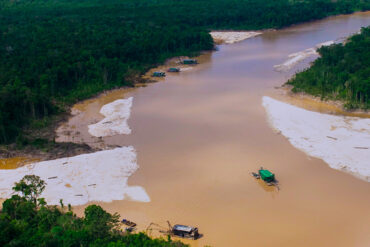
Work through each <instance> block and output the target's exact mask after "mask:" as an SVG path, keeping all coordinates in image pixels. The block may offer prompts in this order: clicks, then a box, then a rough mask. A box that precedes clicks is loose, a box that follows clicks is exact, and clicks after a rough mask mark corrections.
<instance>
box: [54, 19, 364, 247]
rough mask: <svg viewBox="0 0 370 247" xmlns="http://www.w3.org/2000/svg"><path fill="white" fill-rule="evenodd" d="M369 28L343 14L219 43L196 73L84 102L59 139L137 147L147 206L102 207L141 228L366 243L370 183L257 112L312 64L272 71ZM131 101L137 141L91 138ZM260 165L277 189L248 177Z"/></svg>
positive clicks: (245, 238) (286, 241)
mask: <svg viewBox="0 0 370 247" xmlns="http://www.w3.org/2000/svg"><path fill="white" fill-rule="evenodd" d="M369 24H370V13H369V12H367V13H360V14H354V15H350V16H338V17H332V18H328V19H325V20H322V21H317V22H312V23H309V24H303V25H297V26H293V27H291V28H287V29H284V30H280V31H267V32H265V33H264V34H262V35H260V36H257V37H255V38H252V39H249V40H245V41H243V42H240V43H236V44H233V45H221V46H219V51H217V52H214V53H212V54H206V55H203V57H202V58H201V64H200V65H198V66H196V67H195V68H194V69H193V70H191V71H187V72H185V73H180V74H175V75H172V74H170V75H168V76H167V77H166V78H165V79H163V80H161V81H160V82H158V83H155V84H151V85H149V86H148V87H145V88H138V89H135V90H131V91H129V92H127V91H126V90H118V91H114V92H113V93H108V94H106V95H102V96H100V97H98V98H96V99H93V100H90V101H88V102H85V103H82V104H80V105H79V106H77V107H76V109H78V110H79V111H82V113H81V114H78V115H76V116H75V117H73V118H72V119H71V120H70V122H69V123H68V125H69V127H68V126H67V127H66V130H70V131H75V133H77V132H78V133H79V134H73V133H72V134H71V135H70V137H66V136H62V137H61V138H60V139H59V140H74V141H76V142H81V141H83V142H87V143H89V144H90V145H93V146H94V145H95V146H101V147H104V146H107V145H112V146H113V145H120V146H123V145H125V146H126V145H132V146H134V147H135V149H136V150H137V155H138V165H139V166H140V168H139V170H138V171H137V172H136V173H135V174H134V175H133V176H132V177H131V178H130V179H129V181H128V183H129V185H130V184H134V185H139V186H142V187H143V188H145V190H146V191H147V193H148V195H149V196H150V198H151V202H149V203H139V202H130V201H115V202H113V203H99V204H101V205H102V206H104V208H105V209H107V210H109V211H111V212H118V213H120V214H121V216H122V217H124V218H127V219H130V220H132V221H135V222H136V223H138V225H139V229H140V230H145V228H146V226H147V225H149V223H150V222H155V223H158V224H161V225H163V226H166V220H170V221H171V223H173V224H175V223H180V224H188V225H194V226H198V227H199V229H200V232H201V233H202V234H204V237H203V238H201V239H200V240H198V241H189V243H191V244H192V245H194V246H203V245H206V244H208V245H212V246H285V247H289V246H292V247H293V246H294V247H296V246H343V247H344V246H346V247H348V246H364V247H365V246H370V234H369V229H370V197H369V195H370V184H369V183H367V182H364V181H362V180H359V179H357V178H355V177H353V176H351V175H349V174H346V173H343V172H340V171H336V170H333V169H331V168H329V166H328V165H327V164H325V163H324V162H323V161H322V160H319V159H315V158H311V157H308V156H307V155H306V154H304V153H303V152H301V151H299V150H297V149H295V148H294V147H293V146H292V145H291V144H290V143H289V141H288V140H287V139H286V138H284V137H283V136H281V135H279V134H277V133H276V132H274V131H273V130H272V129H271V128H270V126H269V124H268V121H267V118H266V114H265V110H264V108H263V107H262V104H261V103H262V102H261V99H262V97H263V96H264V95H270V96H271V95H274V94H276V89H274V87H277V86H280V85H281V84H282V83H284V82H285V81H286V80H287V79H288V78H289V77H290V76H291V75H292V73H293V72H294V71H295V70H300V69H303V68H304V67H306V66H307V65H308V63H309V62H310V61H312V59H311V60H310V59H308V60H305V61H304V62H303V63H301V64H300V65H299V66H298V67H295V68H294V69H293V70H292V71H289V72H286V73H282V72H276V71H274V69H273V66H274V65H276V64H281V63H283V62H284V61H285V60H286V58H287V56H288V55H289V54H292V53H295V52H299V51H302V50H305V49H307V48H310V47H314V46H315V45H317V44H319V43H322V42H326V41H330V40H337V39H338V38H341V37H345V36H347V35H349V34H352V33H355V32H357V31H358V30H359V29H360V27H361V26H366V25H369ZM129 96H132V97H133V106H132V112H131V117H130V119H129V120H128V124H129V126H130V128H131V130H132V133H131V134H130V135H118V136H113V137H103V138H95V137H92V136H90V135H89V134H88V132H87V125H88V124H92V123H95V122H97V121H100V120H101V119H102V118H103V116H101V115H100V114H99V110H100V108H101V107H102V106H103V105H104V104H107V103H109V102H112V101H114V100H116V99H119V98H122V97H129ZM62 128H63V127H62ZM59 131H61V130H59ZM64 131H65V130H64ZM72 136H73V138H72ZM260 166H264V167H266V168H269V169H271V170H272V171H273V172H274V173H276V176H277V178H278V180H279V181H280V187H281V190H280V191H276V190H274V189H273V188H272V187H268V186H266V185H265V184H263V183H261V182H260V181H256V180H255V179H254V178H252V177H251V175H250V172H252V171H256V170H257V169H258V168H259V167H260ZM107 193H109V191H107ZM83 208H84V207H76V208H75V209H76V210H77V211H78V212H80V213H81V212H82V210H83ZM153 233H155V231H153Z"/></svg>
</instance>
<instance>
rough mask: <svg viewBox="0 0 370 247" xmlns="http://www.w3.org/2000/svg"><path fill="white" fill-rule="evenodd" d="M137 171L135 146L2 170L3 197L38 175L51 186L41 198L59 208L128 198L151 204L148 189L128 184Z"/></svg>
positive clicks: (0, 194) (0, 181)
mask: <svg viewBox="0 0 370 247" xmlns="http://www.w3.org/2000/svg"><path fill="white" fill-rule="evenodd" d="M137 169H138V165H137V163H136V152H135V149H134V148H133V147H122V148H116V149H113V150H105V151H100V152H96V153H91V154H82V155H78V156H74V157H68V158H62V159H56V160H49V161H43V162H38V163H32V164H28V165H26V166H23V167H20V168H18V169H11V170H0V177H1V178H2V179H1V180H0V198H9V197H10V196H11V195H12V187H13V186H14V183H15V182H18V181H19V180H21V179H22V178H23V177H24V176H25V175H29V174H35V175H37V176H40V178H41V179H42V180H44V181H45V182H46V183H47V186H46V188H45V191H44V192H43V193H42V195H41V196H42V197H44V198H45V199H46V201H47V202H48V204H52V205H58V204H59V200H60V199H63V202H64V203H65V204H71V205H83V204H86V203H88V202H90V201H103V202H111V201H113V200H124V199H129V200H133V201H140V202H149V201H150V198H149V196H148V195H147V193H146V192H145V190H144V188H142V187H140V186H128V185H127V180H128V178H129V177H130V176H131V175H132V174H133V173H134V172H135V171H136V170H137Z"/></svg>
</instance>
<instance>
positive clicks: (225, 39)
mask: <svg viewBox="0 0 370 247" xmlns="http://www.w3.org/2000/svg"><path fill="white" fill-rule="evenodd" d="M260 34H262V33H261V32H252V31H239V32H235V31H234V32H231V31H212V32H210V35H211V36H212V38H213V40H214V41H215V43H216V44H223V43H225V44H234V43H236V42H240V41H243V40H246V39H249V38H253V37H255V36H257V35H260Z"/></svg>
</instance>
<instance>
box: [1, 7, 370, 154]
mask: <svg viewBox="0 0 370 247" xmlns="http://www.w3.org/2000/svg"><path fill="white" fill-rule="evenodd" d="M368 9H370V5H369V3H368V2H366V1H360V0H358V1H351V2H348V1H344V0H339V1H335V2H333V1H329V0H317V1H287V0H279V1H250V0H243V1H226V0H216V1H208V0H201V1H182V2H178V1H171V0H164V1H160V2H158V1H155V0H145V1H134V0H129V1H119V0H108V1H94V0H91V1H81V2H79V3H76V2H75V1H70V0H62V1H58V2H55V1H41V0H36V1H28V0H24V1H2V2H1V3H0V13H1V15H0V33H1V39H0V49H1V50H2V52H1V53H0V85H1V89H0V96H1V99H2V100H1V102H0V143H1V144H9V143H14V142H16V143H17V144H18V145H16V146H12V147H13V148H19V147H22V146H24V145H26V146H29V144H33V146H35V147H36V148H38V146H39V145H40V143H41V144H42V143H44V144H47V145H44V146H47V147H48V148H49V149H50V147H51V146H52V145H49V144H52V143H53V137H52V135H51V136H50V135H49V136H43V135H39V136H37V137H33V136H32V135H28V134H27V133H30V132H33V130H34V129H39V128H40V126H50V124H51V123H55V122H54V120H53V119H54V118H53V116H55V115H57V114H60V113H62V112H66V111H68V110H67V109H68V106H69V105H70V104H71V103H74V102H76V101H78V100H81V99H85V98H88V97H91V96H93V95H95V94H97V93H99V92H101V91H103V90H107V89H112V88H115V87H122V86H133V85H134V84H135V82H136V81H138V80H140V79H139V78H140V75H141V74H143V73H144V72H145V71H147V70H148V69H149V68H151V67H153V66H156V65H158V64H160V63H163V62H164V61H165V60H166V59H168V58H170V57H174V56H179V55H195V54H198V53H199V51H201V50H211V49H213V46H214V44H213V40H212V37H211V36H210V34H209V31H210V30H220V29H224V30H225V29H234V30H260V29H266V28H281V27H285V26H289V25H291V24H294V23H300V22H305V21H310V20H315V19H321V18H324V17H326V16H329V15H335V14H346V13H351V12H354V11H361V10H368ZM224 10H227V11H224ZM97 16H99V18H96V17H97ZM361 97H362V96H361ZM30 128H31V131H28V132H27V131H25V130H29V129H30ZM3 149H5V150H6V151H4V153H6V152H8V153H9V150H8V149H9V147H5V148H3Z"/></svg>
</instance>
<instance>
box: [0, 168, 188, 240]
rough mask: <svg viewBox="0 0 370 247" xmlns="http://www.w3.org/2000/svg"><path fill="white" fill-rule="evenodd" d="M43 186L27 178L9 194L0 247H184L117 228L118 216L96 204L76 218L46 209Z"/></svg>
mask: <svg viewBox="0 0 370 247" xmlns="http://www.w3.org/2000/svg"><path fill="white" fill-rule="evenodd" d="M44 188H45V183H44V181H42V180H41V179H40V177H38V176H35V175H27V176H25V177H24V178H23V179H22V180H21V181H19V182H18V183H16V184H15V186H14V187H13V190H14V192H17V193H18V194H17V195H13V196H12V197H11V198H9V199H7V200H5V201H4V203H3V208H2V211H0V229H1V231H0V246H3V247H10V246H13V247H18V246H19V247H23V246H28V247H33V246H35V247H36V246H52V247H59V246H61V247H62V246H63V247H143V246H146V247H186V246H188V245H185V244H183V243H181V242H179V241H171V239H170V238H168V240H164V239H152V238H150V237H149V236H147V235H146V234H144V233H137V234H130V233H128V232H123V231H121V229H120V223H119V215H118V214H113V215H112V214H110V213H108V212H106V211H105V210H104V209H102V208H101V207H100V206H97V205H90V206H88V207H86V208H85V217H77V216H76V215H75V214H74V213H73V211H72V209H71V206H70V205H68V207H67V208H66V207H65V206H64V205H63V201H62V200H61V201H60V204H61V205H60V207H56V206H48V205H47V204H46V202H45V200H44V199H43V198H40V197H39V196H40V194H41V192H42V191H43V189H44Z"/></svg>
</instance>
